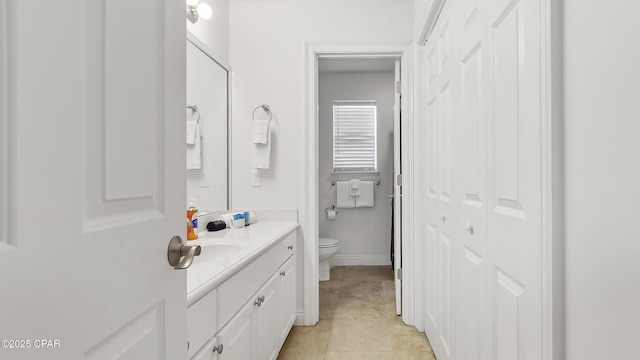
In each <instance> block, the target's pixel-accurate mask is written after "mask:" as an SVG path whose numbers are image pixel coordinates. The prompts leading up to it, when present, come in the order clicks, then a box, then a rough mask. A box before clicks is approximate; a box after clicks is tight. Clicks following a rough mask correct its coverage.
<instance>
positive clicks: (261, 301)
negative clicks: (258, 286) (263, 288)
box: [260, 295, 264, 303]
mask: <svg viewBox="0 0 640 360" xmlns="http://www.w3.org/2000/svg"><path fill="white" fill-rule="evenodd" d="M263 302H264V295H262V296H260V303H263Z"/></svg>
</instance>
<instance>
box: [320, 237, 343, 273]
mask: <svg viewBox="0 0 640 360" xmlns="http://www.w3.org/2000/svg"><path fill="white" fill-rule="evenodd" d="M338 249H339V246H338V240H335V239H328V238H320V239H318V258H319V264H318V277H319V278H320V281H327V280H330V270H331V263H330V260H331V257H333V255H335V254H336V253H337V252H338Z"/></svg>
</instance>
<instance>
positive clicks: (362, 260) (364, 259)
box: [331, 255, 391, 266]
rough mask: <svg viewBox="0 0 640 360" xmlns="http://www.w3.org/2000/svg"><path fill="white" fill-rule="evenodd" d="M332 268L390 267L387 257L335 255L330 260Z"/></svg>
mask: <svg viewBox="0 0 640 360" xmlns="http://www.w3.org/2000/svg"><path fill="white" fill-rule="evenodd" d="M331 265H333V266H385V265H389V266H391V260H389V256H387V255H384V256H371V255H336V256H334V257H332V258H331Z"/></svg>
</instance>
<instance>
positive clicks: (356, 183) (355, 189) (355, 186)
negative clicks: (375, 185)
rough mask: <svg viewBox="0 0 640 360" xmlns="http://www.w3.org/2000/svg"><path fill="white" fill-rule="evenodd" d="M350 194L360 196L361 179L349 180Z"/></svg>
mask: <svg viewBox="0 0 640 360" xmlns="http://www.w3.org/2000/svg"><path fill="white" fill-rule="evenodd" d="M349 195H351V196H360V180H358V179H351V180H349Z"/></svg>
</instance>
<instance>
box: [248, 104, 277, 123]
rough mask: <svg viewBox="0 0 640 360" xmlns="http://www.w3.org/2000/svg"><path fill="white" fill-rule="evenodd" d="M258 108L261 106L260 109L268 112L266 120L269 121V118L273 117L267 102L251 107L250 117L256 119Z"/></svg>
mask: <svg viewBox="0 0 640 360" xmlns="http://www.w3.org/2000/svg"><path fill="white" fill-rule="evenodd" d="M260 108H262V110H263V111H264V112H266V113H267V114H269V120H267V121H271V119H272V118H273V113H272V112H271V108H270V107H269V105H267V104H262V105H259V106H256V108H255V109H253V113H252V114H251V118H252V119H253V120H256V111H258V109H260Z"/></svg>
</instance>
